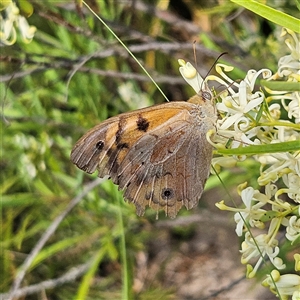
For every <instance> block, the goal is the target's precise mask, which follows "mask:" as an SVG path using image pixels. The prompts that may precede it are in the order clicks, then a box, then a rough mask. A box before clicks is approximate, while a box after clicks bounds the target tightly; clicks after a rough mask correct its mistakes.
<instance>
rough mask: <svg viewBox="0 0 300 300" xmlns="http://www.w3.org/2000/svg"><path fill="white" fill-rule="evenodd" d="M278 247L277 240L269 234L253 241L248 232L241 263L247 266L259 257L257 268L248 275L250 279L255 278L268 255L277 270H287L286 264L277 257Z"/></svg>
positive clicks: (243, 244) (243, 245)
mask: <svg viewBox="0 0 300 300" xmlns="http://www.w3.org/2000/svg"><path fill="white" fill-rule="evenodd" d="M277 245H278V241H277V240H276V239H275V238H271V237H270V236H269V234H260V235H258V236H256V237H255V239H253V238H252V236H251V234H250V232H246V235H245V240H244V242H243V243H242V250H240V252H241V253H242V258H241V263H242V264H246V263H248V262H249V261H250V260H251V259H252V258H255V257H259V258H258V260H257V263H256V265H255V267H254V268H253V270H252V271H251V273H250V274H248V277H249V278H252V277H253V276H255V274H256V271H257V270H258V268H259V266H260V265H261V263H262V262H263V260H264V257H265V256H266V255H267V256H268V257H269V259H270V261H271V263H272V264H273V265H275V267H276V268H277V269H284V268H285V264H283V262H282V260H281V259H280V258H278V257H277V255H278V254H279V247H278V246H277Z"/></svg>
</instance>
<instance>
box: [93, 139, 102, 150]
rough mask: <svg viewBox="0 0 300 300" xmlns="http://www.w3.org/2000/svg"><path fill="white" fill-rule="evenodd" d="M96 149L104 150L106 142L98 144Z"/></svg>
mask: <svg viewBox="0 0 300 300" xmlns="http://www.w3.org/2000/svg"><path fill="white" fill-rule="evenodd" d="M95 147H96V148H97V150H102V149H103V147H104V142H103V141H99V142H97V143H96V145H95Z"/></svg>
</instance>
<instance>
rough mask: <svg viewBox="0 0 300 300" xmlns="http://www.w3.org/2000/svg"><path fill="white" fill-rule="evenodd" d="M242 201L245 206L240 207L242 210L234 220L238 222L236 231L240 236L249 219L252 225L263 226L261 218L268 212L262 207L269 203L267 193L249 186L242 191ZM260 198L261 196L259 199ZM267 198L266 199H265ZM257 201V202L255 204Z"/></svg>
mask: <svg viewBox="0 0 300 300" xmlns="http://www.w3.org/2000/svg"><path fill="white" fill-rule="evenodd" d="M241 198H242V201H243V202H244V204H245V206H246V207H245V208H242V209H239V210H240V211H239V212H237V213H236V214H235V215H234V221H235V222H236V223H237V225H236V229H235V232H236V234H237V235H238V236H242V234H243V228H244V225H245V222H247V221H249V223H250V225H251V226H256V227H259V226H261V224H260V223H258V222H259V219H260V218H261V217H262V216H263V215H264V213H265V212H266V211H265V210H263V209H261V207H262V206H264V205H265V204H266V203H267V199H264V198H266V196H265V195H263V194H260V193H259V192H258V191H257V190H254V189H253V188H252V187H247V188H245V189H244V190H242V192H241ZM258 198H260V200H262V201H259V200H258ZM264 200H266V201H264ZM254 201H257V203H256V204H254V203H255V202H254Z"/></svg>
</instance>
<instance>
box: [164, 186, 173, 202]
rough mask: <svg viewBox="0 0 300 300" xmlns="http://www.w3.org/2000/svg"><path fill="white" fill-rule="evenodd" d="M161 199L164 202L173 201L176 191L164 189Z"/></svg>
mask: <svg viewBox="0 0 300 300" xmlns="http://www.w3.org/2000/svg"><path fill="white" fill-rule="evenodd" d="M161 197H162V198H163V199H164V200H169V199H172V198H173V197H174V191H173V190H172V189H168V188H166V189H163V190H162V192H161Z"/></svg>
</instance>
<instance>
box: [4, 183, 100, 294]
mask: <svg viewBox="0 0 300 300" xmlns="http://www.w3.org/2000/svg"><path fill="white" fill-rule="evenodd" d="M102 181H103V179H100V178H97V179H96V180H94V181H92V182H90V183H89V184H87V185H86V186H85V187H84V189H83V191H82V193H80V194H79V195H78V196H76V197H75V198H73V199H72V200H71V202H70V203H69V205H68V206H67V207H66V209H65V210H64V211H63V212H62V213H61V214H60V215H59V216H57V217H56V219H55V220H54V221H53V222H52V224H51V225H50V226H49V227H48V229H47V230H46V231H45V232H44V234H43V235H42V236H41V238H40V239H39V241H38V242H37V243H36V245H35V247H34V248H33V249H32V250H31V252H30V254H29V255H28V256H27V258H26V259H25V261H24V263H23V265H22V266H21V267H20V269H19V272H18V274H17V276H16V278H15V280H14V282H13V284H12V288H11V291H10V293H9V297H8V299H9V300H12V299H13V298H14V297H15V295H16V294H15V293H16V292H17V290H18V289H19V287H20V284H21V282H22V280H23V279H24V277H25V274H26V272H27V270H28V269H29V268H30V266H31V264H32V262H33V261H34V259H35V258H36V256H37V255H38V253H39V252H40V250H41V249H42V248H43V246H44V245H45V243H46V242H47V241H48V239H49V238H50V237H51V235H52V234H53V233H54V232H55V230H56V229H57V227H58V225H59V224H60V223H61V222H62V221H63V219H64V218H65V217H66V216H67V215H68V213H69V212H70V211H71V210H72V209H73V208H74V207H75V206H76V205H77V204H78V203H79V202H80V201H81V199H82V198H83V197H84V196H85V195H86V194H87V193H88V192H90V191H91V190H92V189H93V188H95V187H96V186H97V185H99V184H100V183H101V182H102Z"/></svg>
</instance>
